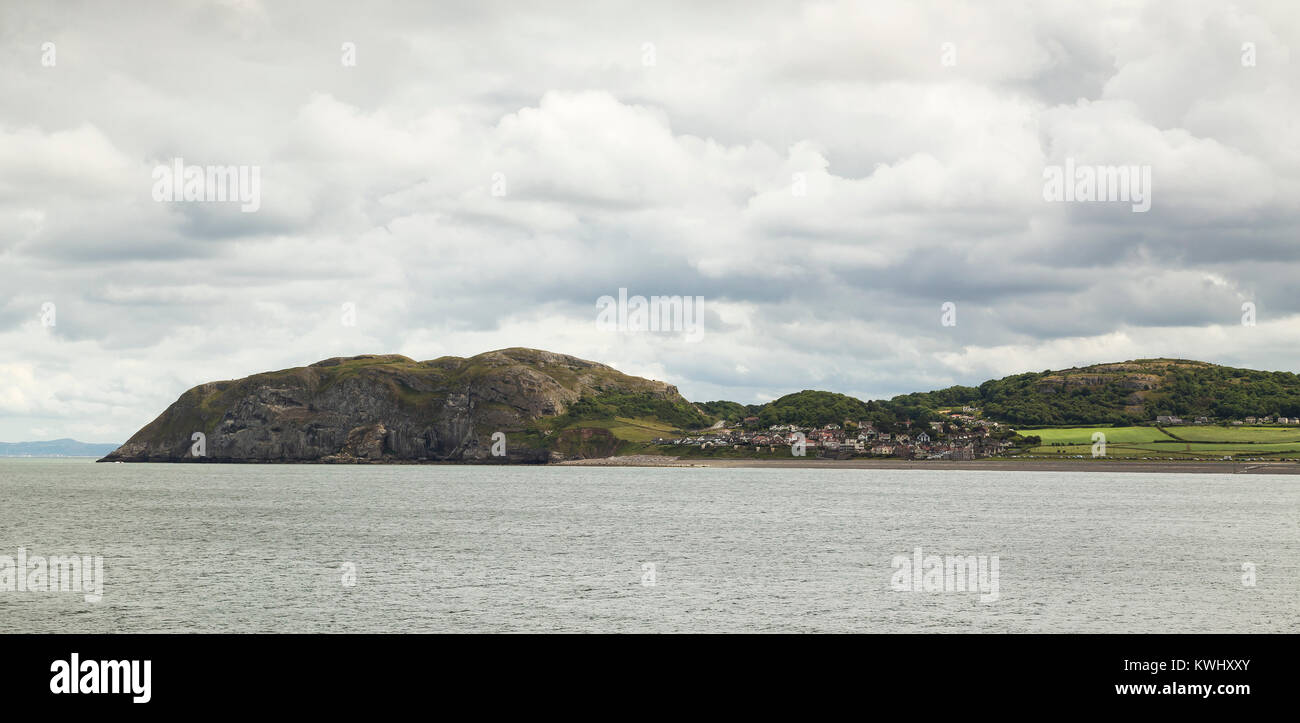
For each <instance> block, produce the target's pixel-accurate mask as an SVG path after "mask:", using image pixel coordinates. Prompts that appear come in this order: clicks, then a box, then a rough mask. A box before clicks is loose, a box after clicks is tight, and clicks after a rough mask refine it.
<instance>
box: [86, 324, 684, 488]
mask: <svg viewBox="0 0 1300 723" xmlns="http://www.w3.org/2000/svg"><path fill="white" fill-rule="evenodd" d="M607 394H635V395H643V396H646V397H648V398H653V399H665V400H668V401H673V402H678V401H680V402H682V403H685V400H683V399H682V398H681V397H680V395H678V393H677V389H676V387H673V386H671V385H668V384H665V383H663V382H657V381H651V380H648V379H641V378H638V377H632V376H628V375H626V374H623V373H621V372H618V371H617V370H615V369H612V368H610V367H608V366H605V365H603V364H597V363H595V362H589V361H584V360H582V359H578V358H575V357H571V356H566V355H563V354H554V353H551V352H546V351H539V350H535V349H503V350H500V351H493V352H487V353H485V354H479V355H478V356H474V357H470V358H468V359H462V358H459V357H442V358H439V359H434V360H432V361H424V362H417V361H414V360H412V359H408V358H407V357H404V356H397V355H388V356H375V355H364V356H357V357H347V358H335V359H328V360H325V361H322V362H317V363H316V364H312V365H311V366H308V367H299V368H295V369H285V370H282V371H277V372H267V373H264V374H255V375H253V376H250V377H247V378H245V379H240V380H237V381H224V382H211V383H208V384H202V385H200V386H197V387H195V388H193V389H191V390H189V391H188V392H186V393H185V394H183V395H181V397H180V399H178V400H176V402H175V403H174V404H172V405H171V406H170V407H169V408H168V409H167V410H166V411H164V412H163V413H162V415H160V416H159V417H158V418H157V419H155V420H154V421H153V422H151V423H150V424H149V425H147V426H146V427H144V428H143V429H141V430H140V431H139V432H137V433H136V434H135V435H134V436H133V437H131V439H130V440H128V441H127V442H126V444H124V445H122V446H121V447H120V448H118V449H117V450H116V451H114V452H112V453H111V454H109V455H108V456H107V457H105V458H104V459H103V460H102V461H108V462H111V461H124V462H194V461H215V462H365V461H373V462H382V461H390V462H396V461H439V460H449V461H492V462H515V463H519V462H525V463H526V462H546V461H549V460H551V459H554V458H562V455H559V454H558V453H554V452H551V451H550V450H551V448H552V446H553V445H549V444H547V443H546V440H545V439H544V438H543V434H542V433H541V432H538V431H536V430H530V423H532V422H534V421H536V420H539V419H542V418H545V417H553V416H556V415H560V414H563V413H564V412H565V411H566V410H567V409H568V408H569V406H570V405H572V404H573V403H574V402H576V401H577V400H579V399H584V398H585V399H591V398H594V399H599V398H600V397H601V396H602V395H607ZM495 432H502V433H503V434H505V455H504V457H500V456H494V455H492V453H491V452H492V446H493V440H492V435H493V433H495ZM195 433H202V434H203V435H205V439H204V442H205V444H206V450H205V454H204V455H203V456H202V457H199V456H196V455H194V454H193V453H192V451H193V450H192V448H193V446H194V445H195V442H194V441H193V437H194V434H195Z"/></svg>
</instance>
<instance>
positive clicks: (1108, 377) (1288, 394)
mask: <svg viewBox="0 0 1300 723" xmlns="http://www.w3.org/2000/svg"><path fill="white" fill-rule="evenodd" d="M891 401H892V402H895V403H905V404H914V405H918V406H923V407H928V408H935V407H941V406H950V405H954V404H969V405H972V406H978V407H980V408H981V409H982V410H983V411H984V415H985V416H986V417H989V418H991V419H994V420H997V421H1000V422H1007V423H1010V424H1017V425H1069V424H1110V423H1113V424H1132V423H1135V422H1151V421H1154V420H1155V418H1156V417H1157V416H1158V415H1176V416H1179V417H1199V416H1205V417H1212V418H1217V419H1224V420H1226V419H1242V418H1244V417H1249V416H1266V415H1271V416H1275V415H1282V416H1287V417H1295V416H1300V376H1297V375H1296V374H1292V373H1291V372H1264V371H1256V370H1254V369H1238V368H1234V367H1225V366H1219V365H1216V364H1209V363H1207V362H1200V361H1191V360H1188V359H1135V360H1133V361H1126V362H1116V363H1111V364H1093V365H1091V366H1086V367H1074V368H1071V369H1062V370H1058V371H1042V372H1030V373H1027V374H1016V375H1013V376H1009V377H1003V378H1002V379H992V380H989V381H986V382H984V383H983V384H981V385H979V387H950V388H948V389H943V390H939V391H935V392H923V393H918V394H907V395H903V396H901V397H895V398H894V399H893V400H891Z"/></svg>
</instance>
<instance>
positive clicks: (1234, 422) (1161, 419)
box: [1156, 414, 1300, 427]
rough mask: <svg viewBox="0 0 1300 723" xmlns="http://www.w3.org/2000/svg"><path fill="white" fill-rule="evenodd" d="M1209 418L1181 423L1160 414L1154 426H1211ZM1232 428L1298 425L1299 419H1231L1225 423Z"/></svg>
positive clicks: (1199, 418) (1176, 418) (1198, 418)
mask: <svg viewBox="0 0 1300 723" xmlns="http://www.w3.org/2000/svg"><path fill="white" fill-rule="evenodd" d="M1213 423H1214V422H1213V421H1212V420H1211V419H1210V418H1209V417H1197V418H1196V420H1195V421H1192V422H1187V421H1183V419H1182V418H1180V417H1175V416H1172V415H1165V414H1161V415H1159V416H1157V417H1156V424H1213ZM1225 423H1226V424H1230V425H1232V426H1234V427H1240V426H1242V425H1243V424H1300V417H1246V419H1245V420H1244V421H1243V420H1240V419H1232V420H1228V421H1227V422H1225Z"/></svg>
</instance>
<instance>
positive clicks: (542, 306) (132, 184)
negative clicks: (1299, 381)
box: [0, 0, 1300, 442]
mask: <svg viewBox="0 0 1300 723" xmlns="http://www.w3.org/2000/svg"><path fill="white" fill-rule="evenodd" d="M1298 39H1300V5H1297V4H1296V3H1294V2H1292V1H1291V0H1278V1H1277V2H1240V3H1223V2H1205V1H1201V0H1190V1H1188V0H1178V1H1177V2H1104V1H1103V2H1088V3H1042V4H1038V3H1021V2H978V3H959V2H905V3H904V2H887V3H886V2H810V3H796V2H771V3H764V2H753V1H746V2H725V1H722V2H709V3H698V2H656V3H627V2H608V3H607V2H602V3H590V2H565V3H559V2H528V3H524V2H516V3H496V2H466V3H455V2H438V3H427V2H408V3H389V2H377V3H357V2H311V3H300V2H276V3H272V2H257V1H255V0H227V1H223V2H203V1H198V0H180V1H179V2H168V3H163V2H158V3H143V2H141V3H128V4H107V3H94V2H80V3H78V2H69V3H45V2H26V1H21V0H20V1H18V2H5V3H3V4H0V440H5V441H22V440H35V439H49V438H56V437H73V438H77V439H81V440H84V441H93V442H121V441H124V440H125V439H126V438H127V437H129V436H130V435H131V434H132V433H134V432H135V431H136V430H137V429H138V428H140V427H141V426H143V425H145V424H146V423H148V422H149V421H151V420H152V419H153V418H154V417H156V416H157V415H158V414H159V413H161V412H162V411H163V409H165V408H166V407H167V405H169V404H170V403H171V402H173V401H174V400H175V399H176V398H177V397H178V396H179V395H180V394H181V393H182V392H184V391H185V390H186V389H189V388H190V387H193V386H195V385H197V384H200V383H203V382H207V381H212V380H219V379H233V378H239V377H243V376H246V375H248V374H252V373H256V372H260V371H266V370H273V369H282V368H287V367H294V366H301V365H305V364H310V363H312V362H315V361H318V360H321V359H326V358H329V357H334V356H350V355H355V354H363V353H398V354H404V355H406V356H409V357H412V358H414V359H420V360H423V359H433V358H436V357H440V356H444V355H454V356H471V355H473V354H477V353H481V352H484V351H489V350H492V349H500V348H505V347H512V346H525V347H535V348H541V349H548V350H551V351H556V352H562V353H566V354H572V355H574V356H578V357H582V358H585V359H591V360H594V361H599V362H602V363H605V364H609V365H611V366H613V367H615V368H617V369H620V370H622V371H624V372H627V373H630V374H635V375H639V376H646V377H650V378H654V379H660V380H664V381H667V382H669V383H671V384H675V385H677V387H678V388H679V389H680V391H681V392H682V393H683V394H684V395H685V396H686V397H687V398H688V399H692V400H695V401H706V400H713V399H731V400H735V401H739V402H742V403H760V402H764V401H767V400H770V399H774V398H776V397H778V396H780V395H782V394H786V393H789V392H793V391H798V390H801V389H825V390H831V391H836V392H842V393H846V394H851V395H854V396H857V397H860V398H863V399H873V398H886V397H890V396H893V395H895V394H900V393H906V392H911V391H922V390H929V389H936V388H942V387H946V386H950V385H952V384H977V383H979V382H981V381H984V380H985V379H989V378H995V377H1001V376H1005V375H1008V374H1014V373H1019V372H1025V371H1041V370H1043V369H1049V368H1063V367H1071V366H1079V365H1086V364H1092V363H1099V362H1112V361H1122V360H1127V359H1135V358H1145V357H1179V358H1191V359H1201V360H1205V361H1210V362H1215V363H1221V364H1229V365H1234V366H1246V367H1251V368H1257V369H1270V370H1288V371H1300V355H1297V354H1296V353H1295V352H1296V350H1297V348H1300V293H1296V288H1297V285H1296V279H1297V278H1300V238H1298V236H1300V232H1298V230H1297V229H1300V224H1298V223H1297V221H1298V220H1300V123H1298V122H1297V116H1298V115H1300V67H1297V58H1296V54H1297V52H1300V45H1298V44H1297V40H1298ZM177 159H182V160H180V161H178V160H177ZM177 163H180V164H181V165H183V166H196V167H198V168H197V171H198V172H200V173H203V172H205V169H207V167H210V166H211V167H231V166H233V167H236V168H237V169H241V171H242V172H243V173H244V178H246V179H252V178H256V179H257V184H256V185H253V184H251V182H250V183H244V184H242V185H240V186H239V187H238V188H234V187H232V188H231V190H232V192H234V191H238V192H243V193H247V194H250V195H248V196H247V198H248V199H254V198H255V199H256V202H255V203H241V202H239V201H231V200H221V198H220V197H218V196H215V195H212V196H209V195H207V194H208V192H210V191H213V190H214V188H215V186H211V187H208V188H206V190H204V189H202V188H200V189H198V190H199V191H202V193H196V195H194V196H193V197H192V198H191V199H190V200H185V198H184V196H185V194H184V193H181V194H179V195H178V196H172V195H171V192H170V191H167V190H165V189H164V190H160V188H163V187H162V186H160V184H161V183H163V182H164V181H165V180H166V179H167V178H168V175H167V174H168V173H170V172H171V171H170V169H172V168H174V167H175V165H176V164H177ZM1081 167H1082V168H1085V169H1087V171H1084V172H1082V173H1088V172H1092V169H1101V172H1100V173H1098V175H1099V176H1100V175H1102V173H1104V172H1106V171H1107V170H1110V171H1112V172H1114V171H1115V169H1121V170H1123V171H1125V172H1127V171H1128V170H1129V169H1132V170H1133V175H1132V176H1131V178H1132V185H1131V186H1130V187H1129V188H1126V189H1119V190H1121V191H1125V192H1131V193H1132V194H1133V198H1134V199H1136V198H1137V195H1139V194H1138V192H1139V191H1141V195H1142V196H1143V197H1144V198H1145V199H1146V201H1147V202H1149V208H1148V209H1146V210H1138V208H1139V206H1140V205H1144V204H1138V203H1129V202H1125V201H1126V200H1132V199H1126V198H1125V197H1123V196H1121V197H1120V198H1119V199H1117V200H1107V199H1106V198H1104V197H1103V198H1102V199H1101V200H1089V197H1088V195H1087V193H1086V188H1084V187H1083V186H1078V185H1076V184H1078V183H1083V182H1085V181H1083V180H1080V179H1083V178H1084V177H1083V176H1080V175H1077V174H1079V173H1081V172H1080V171H1079V170H1078V169H1079V168H1081ZM1071 170H1072V171H1073V173H1072V174H1071V175H1068V176H1065V177H1066V178H1068V179H1069V182H1068V185H1070V186H1071V190H1075V189H1078V190H1077V191H1076V192H1075V193H1073V194H1072V195H1071V198H1072V199H1073V200H1069V199H1064V198H1062V197H1061V196H1060V194H1059V193H1055V192H1053V191H1050V190H1049V183H1048V179H1049V178H1050V177H1051V174H1053V173H1058V174H1059V173H1066V172H1068V171H1071ZM160 174H161V175H160ZM182 178H184V176H182ZM1125 178H1129V176H1127V175H1126V176H1125ZM1143 179H1148V180H1143ZM182 185H183V184H182ZM190 190H193V188H191V189H190ZM254 191H256V193H254ZM252 207H255V208H252ZM620 289H626V294H627V295H628V296H637V295H643V296H646V297H649V296H652V295H659V296H677V295H680V296H682V297H690V298H691V299H697V298H698V299H699V301H700V309H701V310H702V316H701V317H700V324H699V325H698V327H691V328H685V327H679V328H675V329H669V330H660V331H646V330H641V329H638V328H636V327H635V326H631V327H629V326H627V325H624V326H622V327H616V328H608V325H601V324H599V323H598V313H599V310H600V308H601V307H600V304H599V303H598V300H599V299H601V297H604V296H609V297H614V298H617V297H618V295H619V290H620Z"/></svg>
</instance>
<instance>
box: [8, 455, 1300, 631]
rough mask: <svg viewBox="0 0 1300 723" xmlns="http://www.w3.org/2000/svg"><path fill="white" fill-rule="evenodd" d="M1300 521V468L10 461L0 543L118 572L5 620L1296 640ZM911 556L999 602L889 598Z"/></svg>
mask: <svg viewBox="0 0 1300 723" xmlns="http://www.w3.org/2000/svg"><path fill="white" fill-rule="evenodd" d="M1298 521H1300V478H1297V477H1294V476H1264V475H1258V476H1256V475H1236V476H1234V475H1217V474H1216V475H1211V474H1136V473H1097V474H1091V473H1076V472H1028V471H1027V472H998V471H975V472H970V471H953V470H774V469H696V468H692V469H684V468H659V469H655V468H574V467H472V466H421V467H417V466H392V467H377V466H361V467H355V466H346V467H343V466H287V465H275V466H262V465H129V464H128V465H121V464H117V465H109V464H93V463H90V462H89V461H86V460H35V459H10V460H0V556H4V555H8V556H10V557H16V556H17V554H18V553H17V551H18V548H19V547H20V546H21V547H23V548H25V549H26V550H27V553H28V554H29V555H63V554H79V555H102V556H103V558H104V574H105V584H104V591H103V593H104V594H103V599H102V600H101V601H100V602H98V603H89V602H86V601H85V600H84V599H83V598H82V596H81V595H80V594H76V593H71V592H53V593H51V592H48V591H47V592H30V591H26V592H19V591H16V590H15V591H0V632H53V631H66V632H170V631H193V632H217V631H225V632H317V631H321V632H350V631H378V632H402V631H411V632H441V631H451V632H472V631H599V632H604V631H610V632H613V631H773V632H777V631H780V632H794V631H818V632H841V631H845V632H847V631H863V632H891V631H909V632H910V631H945V632H953V631H956V632H966V631H984V632H994V631H997V632H1008V631H1009V632H1038V631H1043V632H1064V631H1101V632H1200V631H1220V632H1233V631H1241V632H1296V631H1297V630H1300V531H1298V528H1297V523H1298ZM917 547H920V548H922V550H923V551H924V554H927V555H928V554H938V555H988V556H992V555H997V556H998V562H999V576H998V597H997V600H996V601H994V602H989V603H984V602H981V601H980V599H979V595H978V593H977V592H962V591H953V592H924V591H921V592H901V591H895V590H893V589H891V578H893V577H894V572H895V571H894V568H893V567H892V562H893V560H894V558H895V556H898V555H905V556H907V557H909V558H910V557H911V556H912V554H913V551H914V550H915V548H917ZM2 562H3V558H2V557H0V563H2ZM1247 562H1249V563H1253V564H1254V566H1255V573H1254V574H1255V577H1256V582H1255V585H1254V587H1248V586H1246V585H1244V584H1243V574H1244V573H1243V569H1242V566H1243V563H1247ZM349 563H350V566H349ZM645 563H652V564H653V565H654V583H655V584H654V585H646V584H644V583H645V582H647V581H648V575H647V573H646V572H645V570H646V568H644V567H643V564H645ZM11 569H12V568H11ZM351 569H355V584H353V585H345V584H344V583H345V581H350V580H345V578H348V577H349V574H348V573H349V572H350V570H351ZM2 574H3V573H2V572H0V575H2ZM0 582H3V581H2V579H0Z"/></svg>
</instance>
